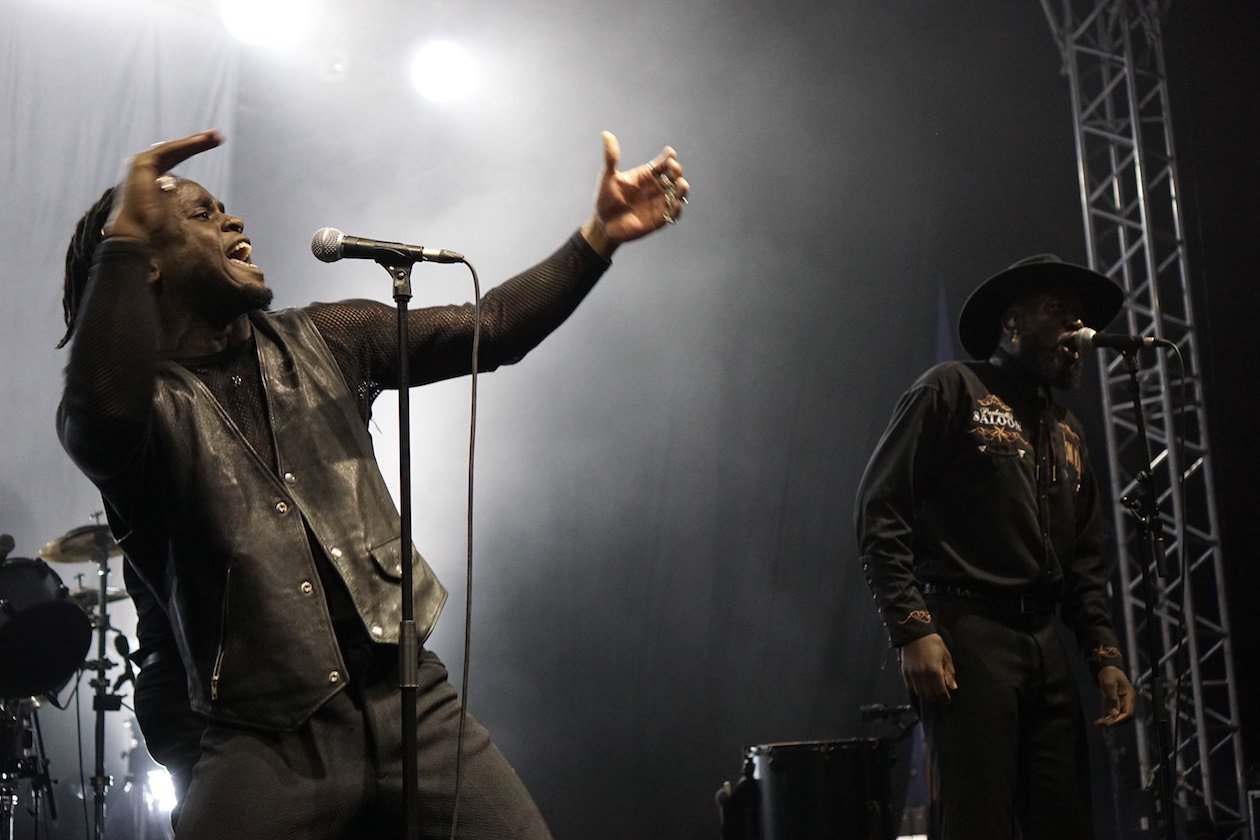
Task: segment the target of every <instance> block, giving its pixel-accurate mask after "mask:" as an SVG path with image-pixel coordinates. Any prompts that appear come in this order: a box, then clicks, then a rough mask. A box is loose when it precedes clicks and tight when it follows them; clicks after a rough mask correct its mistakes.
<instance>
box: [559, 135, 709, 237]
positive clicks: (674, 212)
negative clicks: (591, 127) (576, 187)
mask: <svg viewBox="0 0 1260 840" xmlns="http://www.w3.org/2000/svg"><path fill="white" fill-rule="evenodd" d="M603 139H604V171H603V172H602V173H601V174H600V177H599V186H598V187H597V189H596V192H595V215H594V216H592V217H591V221H590V222H588V223H587V225H586V227H584V228H583V231H582V232H583V234H584V235H586V237H587V240H588V241H591V244H592V245H593V246H595V247H596V250H599V251H601V252H603V251H605V248H602V247H600V246H601V245H602V244H606V246H607V248H606V250H607V253H611V251H612V249H613V248H616V247H617V246H618V245H620V244H621V243H623V242H629V241H631V240H633V239H638V238H639V237H641V236H646V235H647V234H649V233H651V232H652V231H654V230H656V229H658V228H660V227H663V226H665V225H667V224H674V223H675V222H677V221H678V218H679V217H680V216H681V215H682V211H683V205H684V204H686V202H687V193H688V192H689V191H690V189H691V187H690V185H688V183H687V179H686V178H684V177H683V168H682V164H681V163H679V162H678V154H677V152H675V151H674V150H673V149H672V148H670V147H669V146H666V147H665V148H664V149H662V150H661V153H660V154H659V155H657V156H656V157H655V158H653V159H652V160H651V162H649V163H644V164H640V165H639V166H636V167H634V168H633V169H627V170H626V171H624V172H620V171H618V170H617V163H618V162H619V161H620V160H621V145H620V144H619V143H618V142H617V138H616V137H615V136H613V134H612V133H610V132H607V131H605V132H604V133H603ZM592 234H594V236H593V235H592ZM599 237H602V238H604V239H605V240H606V243H600V242H597V241H594V240H595V239H596V238H599Z"/></svg>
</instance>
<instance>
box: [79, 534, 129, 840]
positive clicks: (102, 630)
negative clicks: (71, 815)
mask: <svg viewBox="0 0 1260 840" xmlns="http://www.w3.org/2000/svg"><path fill="white" fill-rule="evenodd" d="M110 546H111V542H110V537H109V532H108V531H107V530H106V529H105V528H98V530H97V535H96V546H95V547H94V549H93V550H92V562H94V563H95V564H96V575H97V580H98V582H99V584H100V588H99V597H98V598H97V602H96V612H94V613H93V614H92V623H93V624H94V625H95V627H96V660H95V661H92V662H88V663H87V668H88V669H89V670H92V671H95V672H96V674H95V676H94V677H93V678H92V681H91V683H90V685H91V686H92V688H93V689H94V690H95V691H94V694H93V697H92V709H93V711H94V712H95V715H96V733H95V736H96V737H95V744H94V757H95V762H96V764H95V768H94V770H93V772H92V806H93V809H92V837H93V839H94V840H103V838H104V836H105V800H106V795H107V793H108V792H109V786H110V785H111V784H113V782H114V780H113V778H112V777H111V776H109V775H108V774H106V772H105V713H106V712H116V711H118V710H119V709H121V708H122V696H121V695H119V694H116V693H114V692H111V691H110V690H109V677H108V676H107V675H106V672H107V671H108V670H109V669H110V668H112V667H114V663H113V662H112V661H110V660H109V659H108V658H107V657H106V655H105V648H106V642H107V640H108V636H109V632H110V631H111V630H113V629H114V628H113V627H112V626H111V625H110V623H109V607H108V606H107V605H108V603H109V600H110V599H109V554H110V551H109V549H110Z"/></svg>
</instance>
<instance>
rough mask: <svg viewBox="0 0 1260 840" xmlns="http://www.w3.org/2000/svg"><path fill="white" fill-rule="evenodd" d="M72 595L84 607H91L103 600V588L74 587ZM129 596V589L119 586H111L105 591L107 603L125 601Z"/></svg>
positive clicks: (71, 591)
mask: <svg viewBox="0 0 1260 840" xmlns="http://www.w3.org/2000/svg"><path fill="white" fill-rule="evenodd" d="M70 597H71V598H73V599H74V600H75V601H77V602H78V603H79V606H80V607H83V609H85V610H87V609H91V608H92V607H95V606H96V605H97V603H98V602H100V600H101V590H99V589H88V588H86V587H85V588H83V589H72V590H70ZM126 598H127V590H125V589H119V588H118V587H117V586H111V587H109V589H107V590H106V591H105V603H107V604H112V603H114V602H115V601H123V600H126Z"/></svg>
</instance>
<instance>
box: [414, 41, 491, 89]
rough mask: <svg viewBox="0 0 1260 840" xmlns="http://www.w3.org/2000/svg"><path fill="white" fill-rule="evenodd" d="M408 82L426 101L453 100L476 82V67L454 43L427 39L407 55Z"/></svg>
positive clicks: (474, 85) (471, 87)
mask: <svg viewBox="0 0 1260 840" xmlns="http://www.w3.org/2000/svg"><path fill="white" fill-rule="evenodd" d="M411 84H412V85H413V86H414V87H415V89H416V92H417V93H419V94H420V95H421V96H423V97H424V98H425V99H427V100H429V101H430V102H453V101H455V100H457V99H463V98H464V97H465V96H467V95H468V94H469V93H471V92H472V90H473V88H475V87H476V86H477V68H476V65H475V64H474V63H473V60H472V56H470V55H469V54H468V53H467V52H465V51H464V49H463V47H460V46H459V45H458V44H454V43H451V42H450V41H430V42H429V43H427V44H425V45H424V46H422V47H420V49H418V50H416V53H415V56H414V57H413V58H412V59H411Z"/></svg>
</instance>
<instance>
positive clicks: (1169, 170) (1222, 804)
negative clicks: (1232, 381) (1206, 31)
mask: <svg viewBox="0 0 1260 840" xmlns="http://www.w3.org/2000/svg"><path fill="white" fill-rule="evenodd" d="M1041 5H1042V7H1043V10H1044V11H1045V14H1046V20H1047V22H1048V23H1049V25H1050V29H1051V31H1052V33H1053V35H1054V39H1055V42H1056V43H1057V44H1058V46H1059V49H1060V52H1061V55H1062V58H1063V68H1062V69H1063V75H1064V77H1065V78H1066V79H1067V82H1068V92H1069V94H1070V98H1071V108H1072V120H1073V128H1074V132H1075V138H1076V161H1077V173H1076V174H1077V180H1078V182H1079V189H1080V196H1081V209H1082V211H1083V215H1082V217H1083V221H1084V234H1085V246H1086V251H1087V253H1088V255H1089V263H1088V264H1089V267H1090V268H1092V269H1094V270H1095V271H1098V272H1100V273H1102V274H1105V275H1107V276H1108V277H1110V278H1111V279H1113V280H1115V281H1116V282H1117V283H1118V284H1120V286H1121V287H1122V288H1123V289H1124V291H1125V305H1124V309H1123V310H1122V311H1121V314H1120V317H1119V318H1118V319H1117V321H1118V322H1122V323H1123V326H1122V327H1118V328H1119V330H1120V331H1121V332H1125V333H1129V334H1131V335H1142V336H1149V337H1155V338H1161V339H1167V340H1169V341H1171V342H1173V343H1175V344H1176V346H1177V348H1178V350H1179V353H1180V357H1181V359H1182V360H1183V362H1182V365H1181V366H1180V367H1179V368H1178V369H1177V370H1176V371H1175V372H1174V371H1173V370H1171V369H1170V365H1169V362H1168V360H1167V359H1166V358H1165V357H1164V356H1163V355H1161V356H1160V357H1159V358H1158V359H1157V360H1156V364H1155V365H1154V366H1153V367H1152V368H1151V369H1149V370H1146V371H1144V372H1143V374H1142V377H1141V379H1142V382H1143V385H1144V387H1145V388H1146V389H1147V390H1146V396H1145V398H1144V400H1143V404H1144V405H1145V406H1146V407H1147V409H1148V411H1149V414H1148V415H1147V418H1146V425H1147V429H1148V434H1149V438H1144V439H1143V441H1141V442H1140V441H1139V440H1138V438H1137V435H1136V434H1135V428H1136V422H1135V418H1133V417H1131V416H1130V408H1129V406H1128V399H1127V389H1128V381H1127V377H1126V376H1125V374H1124V372H1123V370H1121V362H1120V360H1119V359H1118V358H1111V357H1107V358H1105V359H1104V360H1105V364H1104V365H1102V366H1101V368H1102V370H1101V377H1100V380H1101V383H1100V384H1101V386H1102V387H1101V391H1102V403H1103V417H1104V431H1105V433H1106V440H1107V459H1108V466H1109V468H1110V469H1109V478H1110V489H1111V494H1110V497H1111V499H1112V505H1111V513H1112V523H1113V528H1114V533H1115V535H1116V555H1117V572H1118V579H1119V580H1118V586H1117V588H1116V598H1117V600H1118V601H1119V606H1120V609H1121V611H1122V613H1123V624H1124V634H1123V638H1124V646H1125V649H1126V651H1128V652H1129V653H1130V655H1131V658H1132V665H1133V672H1132V674H1131V675H1130V676H1131V677H1132V679H1133V685H1134V687H1135V689H1136V690H1137V692H1138V695H1139V697H1141V698H1142V699H1143V702H1142V703H1141V704H1140V705H1139V707H1138V714H1137V715H1136V717H1137V718H1138V722H1139V723H1140V724H1141V725H1140V726H1138V727H1136V728H1135V729H1133V730H1131V731H1132V733H1133V734H1132V742H1133V745H1132V746H1133V752H1135V753H1136V765H1137V768H1136V769H1137V772H1136V775H1135V776H1133V774H1131V773H1129V772H1125V773H1122V774H1121V775H1118V776H1117V777H1116V780H1117V785H1116V789H1115V793H1116V799H1117V803H1118V804H1119V805H1121V806H1122V808H1123V811H1124V812H1120V811H1118V812H1117V823H1116V826H1115V828H1116V834H1117V835H1118V836H1119V837H1130V836H1132V832H1133V831H1134V830H1137V829H1138V828H1139V826H1138V825H1137V824H1135V823H1134V822H1133V821H1132V820H1131V818H1132V817H1133V816H1135V814H1134V813H1131V812H1130V811H1129V809H1131V808H1134V807H1136V808H1137V809H1138V810H1139V811H1144V809H1143V808H1142V804H1141V802H1140V801H1139V799H1135V798H1133V796H1132V795H1133V793H1135V792H1136V791H1135V790H1132V789H1131V788H1132V787H1140V788H1141V791H1142V793H1143V794H1145V793H1146V792H1148V791H1149V786H1150V784H1151V780H1152V779H1153V778H1154V775H1155V772H1156V770H1155V768H1154V766H1153V759H1152V753H1153V752H1154V748H1153V747H1152V745H1151V743H1150V740H1151V739H1150V738H1149V736H1148V731H1149V728H1150V727H1151V725H1152V717H1153V714H1154V712H1155V708H1154V704H1151V703H1148V702H1145V701H1146V700H1148V699H1149V697H1150V693H1149V689H1148V688H1147V686H1148V685H1153V684H1155V683H1156V682H1158V681H1160V680H1163V681H1164V684H1165V685H1168V686H1174V687H1175V688H1176V690H1175V691H1174V692H1170V693H1168V694H1166V695H1165V697H1164V702H1165V704H1166V706H1167V710H1166V711H1165V710H1161V712H1160V713H1161V714H1163V715H1165V716H1168V715H1173V719H1174V722H1175V729H1176V739H1175V743H1174V744H1173V749H1174V754H1173V756H1172V759H1171V760H1172V762H1173V767H1172V768H1171V770H1170V775H1172V782H1173V783H1174V785H1175V793H1176V795H1177V796H1178V797H1179V798H1180V800H1181V801H1182V802H1183V804H1184V805H1185V806H1186V807H1187V809H1197V808H1200V807H1202V808H1206V809H1207V810H1208V812H1209V814H1210V816H1211V819H1212V821H1213V823H1214V825H1215V827H1216V830H1217V832H1218V836H1219V837H1220V838H1221V840H1253V838H1254V837H1255V835H1254V833H1253V832H1254V830H1255V828H1256V827H1255V826H1252V825H1250V820H1249V818H1248V814H1247V794H1246V790H1247V783H1246V779H1245V772H1244V756H1243V744H1242V734H1241V712H1240V708H1239V703H1238V692H1237V688H1236V679H1235V671H1236V666H1235V661H1236V656H1235V650H1234V644H1233V639H1232V638H1231V633H1230V621H1229V608H1228V603H1227V600H1226V597H1225V591H1226V584H1227V581H1226V574H1225V557H1224V552H1223V550H1222V547H1221V528H1220V524H1219V517H1218V514H1217V506H1216V489H1215V480H1214V478H1213V464H1212V454H1211V446H1210V444H1209V439H1208V438H1209V435H1208V410H1209V406H1210V403H1211V400H1210V395H1208V394H1205V393H1204V383H1203V378H1202V375H1201V367H1202V366H1201V362H1200V358H1201V356H1200V353H1199V347H1200V342H1201V339H1202V336H1201V334H1200V332H1199V327H1198V322H1197V319H1196V317H1195V312H1194V306H1193V301H1194V300H1195V299H1196V293H1195V290H1194V289H1193V287H1192V282H1191V272H1190V266H1189V260H1188V257H1187V253H1186V234H1185V231H1186V230H1187V229H1189V228H1192V227H1193V219H1190V220H1189V221H1187V215H1186V212H1185V207H1184V202H1183V201H1182V199H1181V196H1182V195H1183V194H1184V192H1183V190H1182V188H1181V186H1180V185H1179V183H1178V181H1179V179H1178V173H1177V154H1176V152H1175V149H1174V147H1173V130H1172V113H1171V109H1170V106H1169V91H1168V75H1167V73H1166V70H1165V64H1164V43H1163V40H1164V37H1163V33H1162V27H1163V22H1164V18H1165V15H1166V13H1167V10H1168V3H1167V0H1041ZM1147 440H1149V447H1150V449H1154V453H1153V455H1152V454H1150V452H1149V449H1147V444H1146V441H1147ZM1143 457H1145V460H1141V459H1142V458H1143ZM1141 474H1155V475H1158V476H1159V480H1158V481H1156V484H1157V485H1158V486H1159V487H1162V488H1176V489H1177V492H1169V491H1167V490H1165V492H1164V493H1163V494H1162V495H1161V496H1160V497H1159V498H1158V503H1159V509H1160V517H1159V519H1158V524H1159V526H1160V527H1162V529H1163V533H1164V535H1165V538H1167V539H1169V541H1170V542H1169V544H1170V546H1172V552H1171V553H1172V554H1173V555H1176V556H1178V557H1179V558H1181V559H1182V560H1183V562H1182V563H1179V564H1177V568H1176V569H1175V570H1174V574H1173V576H1172V577H1171V578H1169V579H1167V580H1164V579H1162V578H1161V579H1159V580H1155V581H1152V584H1153V586H1154V589H1155V593H1154V594H1155V596H1156V597H1158V598H1159V599H1160V600H1159V603H1160V608H1159V609H1158V610H1155V609H1152V608H1151V603H1152V602H1150V601H1149V599H1145V598H1144V597H1143V595H1142V583H1141V580H1142V577H1143V572H1142V570H1141V569H1140V568H1138V564H1139V558H1140V557H1143V556H1145V555H1144V551H1143V548H1142V547H1141V546H1139V545H1138V544H1137V543H1136V540H1137V539H1138V538H1139V536H1140V535H1137V534H1134V533H1132V532H1133V530H1134V529H1133V528H1130V527H1128V523H1129V518H1130V513H1129V511H1128V510H1127V509H1126V508H1125V507H1124V506H1123V505H1121V503H1120V499H1122V498H1123V497H1125V496H1131V495H1137V494H1138V493H1139V488H1138V480H1137V476H1139V475H1141ZM1174 539H1175V542H1174V541H1173V540H1174ZM1146 621H1150V622H1153V623H1156V624H1157V626H1156V627H1155V629H1154V631H1153V632H1154V633H1155V634H1157V635H1158V636H1159V638H1160V639H1161V641H1162V643H1163V644H1164V646H1165V650H1166V654H1165V657H1164V659H1163V660H1162V661H1154V662H1142V661H1141V660H1140V659H1139V657H1138V656H1137V653H1138V652H1139V651H1141V650H1143V649H1144V647H1145V645H1144V644H1143V642H1142V639H1143V638H1144V637H1145V636H1148V635H1149V632H1150V631H1149V630H1148V628H1146V627H1144V626H1143V623H1144V622H1146ZM1108 741H1109V742H1110V741H1114V742H1115V746H1116V748H1117V749H1120V750H1123V751H1124V754H1125V756H1126V758H1125V759H1124V764H1125V765H1128V764H1130V763H1131V762H1130V760H1129V759H1128V758H1127V756H1128V755H1129V752H1128V751H1129V743H1128V742H1129V741H1130V737H1129V735H1128V733H1126V732H1121V731H1114V732H1112V733H1111V736H1110V737H1109V738H1108ZM1160 758H1161V760H1168V756H1167V755H1165V756H1161V757H1160ZM1124 769H1125V770H1126V771H1127V770H1128V768H1127V767H1125V768H1124ZM1131 776H1133V780H1134V781H1136V782H1137V783H1138V784H1137V785H1136V786H1133V785H1131V784H1130V777H1131Z"/></svg>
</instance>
